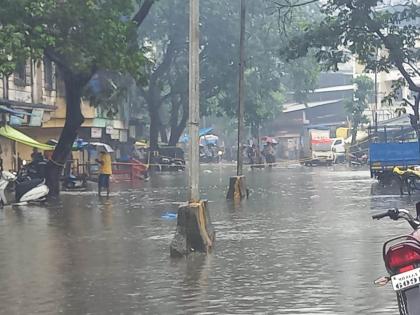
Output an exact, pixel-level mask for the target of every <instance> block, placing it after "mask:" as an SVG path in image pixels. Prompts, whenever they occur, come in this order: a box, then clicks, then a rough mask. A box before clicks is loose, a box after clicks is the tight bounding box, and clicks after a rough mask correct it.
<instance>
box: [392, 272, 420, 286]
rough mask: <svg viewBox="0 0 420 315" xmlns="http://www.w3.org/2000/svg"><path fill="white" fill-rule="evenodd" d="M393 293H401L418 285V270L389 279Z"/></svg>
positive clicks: (419, 277)
mask: <svg viewBox="0 0 420 315" xmlns="http://www.w3.org/2000/svg"><path fill="white" fill-rule="evenodd" d="M391 281H392V286H393V288H394V290H395V291H401V290H404V289H407V288H411V287H414V286H416V285H419V284H420V268H417V269H414V270H410V271H407V272H404V273H400V274H398V275H395V276H393V277H392V278H391Z"/></svg>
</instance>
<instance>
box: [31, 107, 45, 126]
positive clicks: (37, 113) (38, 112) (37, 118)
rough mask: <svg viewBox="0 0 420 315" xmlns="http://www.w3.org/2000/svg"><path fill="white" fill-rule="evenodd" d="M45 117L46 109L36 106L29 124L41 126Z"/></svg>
mask: <svg viewBox="0 0 420 315" xmlns="http://www.w3.org/2000/svg"><path fill="white" fill-rule="evenodd" d="M43 117H44V110H43V109H41V108H34V109H33V110H32V114H31V116H30V119H29V126H31V127H40V126H41V125H42V118H43Z"/></svg>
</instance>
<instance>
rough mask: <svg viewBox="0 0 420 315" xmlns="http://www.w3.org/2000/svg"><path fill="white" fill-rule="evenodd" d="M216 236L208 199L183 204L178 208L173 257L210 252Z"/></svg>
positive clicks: (171, 248) (172, 249)
mask: <svg viewBox="0 0 420 315" xmlns="http://www.w3.org/2000/svg"><path fill="white" fill-rule="evenodd" d="M215 236H216V233H215V232H214V229H213V225H212V224H211V220H210V216H209V213H208V210H207V201H200V202H198V203H189V204H187V205H185V206H181V207H180V208H179V209H178V222H177V228H176V233H175V236H174V238H173V240H172V243H171V246H170V253H171V257H183V256H187V255H189V254H191V253H193V252H200V253H205V254H208V253H210V252H211V250H212V249H213V246H214V241H215Z"/></svg>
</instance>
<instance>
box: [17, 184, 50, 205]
mask: <svg viewBox="0 0 420 315" xmlns="http://www.w3.org/2000/svg"><path fill="white" fill-rule="evenodd" d="M49 192H50V190H49V189H48V186H47V185H45V184H42V185H39V186H36V187H34V188H32V189H31V190H29V191H28V192H26V193H25V194H24V195H23V196H22V197H21V198H20V199H19V200H16V202H24V201H35V200H39V199H42V198H44V197H46V196H47V195H48V193H49Z"/></svg>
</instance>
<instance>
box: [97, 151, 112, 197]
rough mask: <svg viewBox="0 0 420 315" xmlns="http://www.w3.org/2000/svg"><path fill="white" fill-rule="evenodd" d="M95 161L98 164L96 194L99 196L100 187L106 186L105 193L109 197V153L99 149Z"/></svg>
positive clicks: (110, 162)
mask: <svg viewBox="0 0 420 315" xmlns="http://www.w3.org/2000/svg"><path fill="white" fill-rule="evenodd" d="M96 162H97V163H98V164H99V178H98V194H99V196H100V195H101V189H102V188H106V193H107V196H108V197H109V177H110V176H111V175H112V159H111V155H110V154H109V153H107V152H105V151H101V153H100V156H99V159H96Z"/></svg>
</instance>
